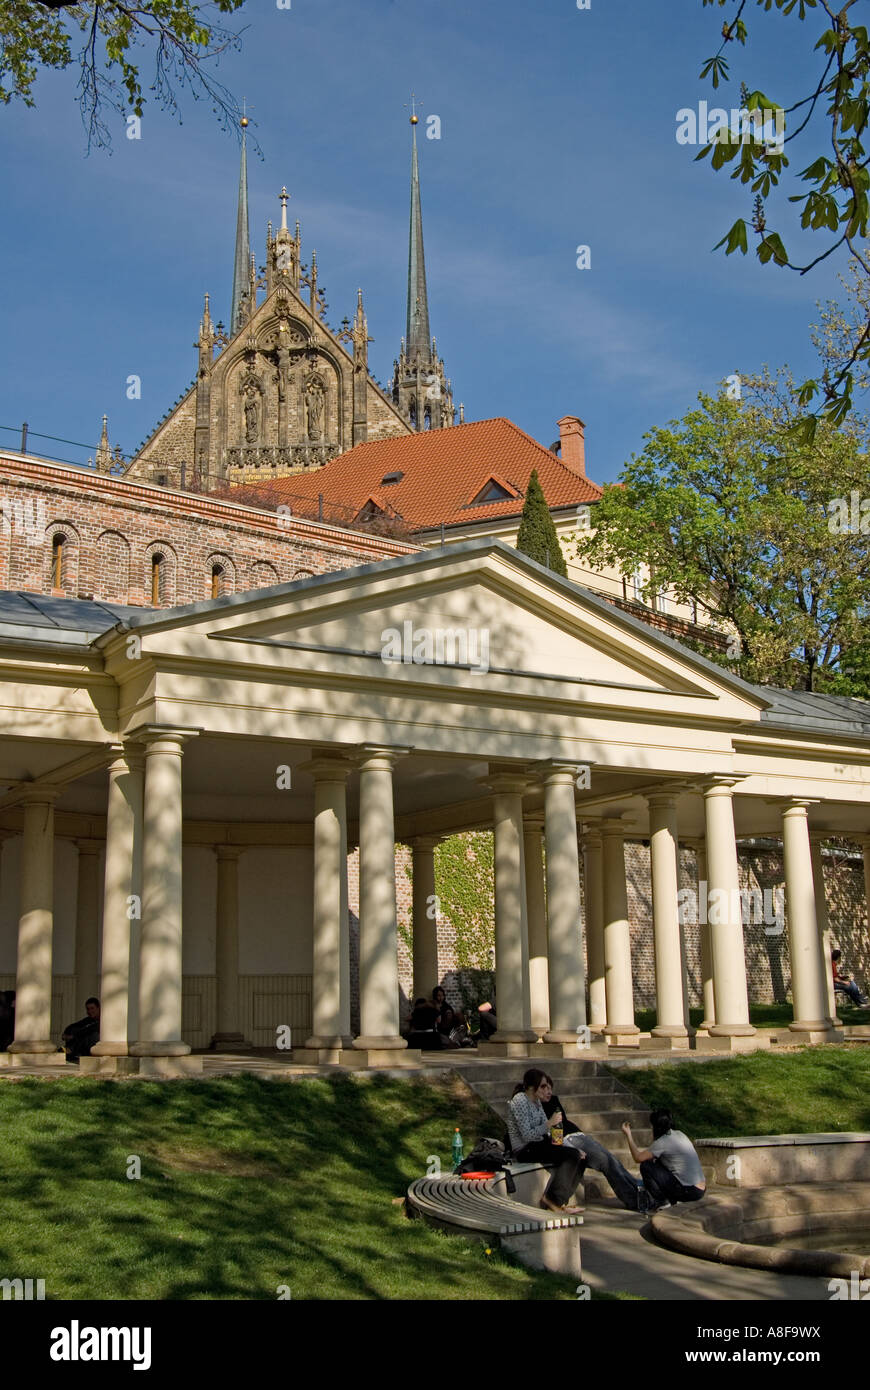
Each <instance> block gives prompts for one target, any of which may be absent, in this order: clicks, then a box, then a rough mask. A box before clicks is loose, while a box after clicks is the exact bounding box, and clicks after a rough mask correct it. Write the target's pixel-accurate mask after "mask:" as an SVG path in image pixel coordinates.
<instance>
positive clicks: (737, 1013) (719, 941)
mask: <svg viewBox="0 0 870 1390" xmlns="http://www.w3.org/2000/svg"><path fill="white" fill-rule="evenodd" d="M736 780H737V779H736V778H733V777H717V778H715V779H713V780H712V781H711V782H709V783H708V784H707V785H706V786H705V787H704V789H703V793H704V814H705V821H706V831H707V834H706V840H707V871H708V888H707V902H708V908H707V917H708V920H709V923H710V943H711V953H712V957H713V981H714V989H715V994H716V1022H715V1023H714V1024H713V1025H712V1026H711V1027H710V1029H709V1034H710V1038H726V1039H733V1038H748V1037H752V1036H753V1035H754V1033H755V1029H754V1028H753V1027H752V1024H751V1023H750V1022H749V995H748V992H747V988H746V956H745V951H744V945H743V911H742V903H741V898H740V878H739V873H738V868H737V841H736V839H735V835H734V805H733V795H734V786H735V783H736Z"/></svg>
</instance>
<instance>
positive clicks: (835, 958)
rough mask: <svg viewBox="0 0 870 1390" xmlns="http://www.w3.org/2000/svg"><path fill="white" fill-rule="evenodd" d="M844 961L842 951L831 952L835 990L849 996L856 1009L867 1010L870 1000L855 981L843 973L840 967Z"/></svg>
mask: <svg viewBox="0 0 870 1390" xmlns="http://www.w3.org/2000/svg"><path fill="white" fill-rule="evenodd" d="M842 959H843V952H842V951H832V952H831V969H832V970H833V972H834V989H835V990H836V991H838V992H839V993H840V994H845V995H847V996H848V998H849V999H850V1000H851V1001H852V1003H853V1004H854V1005H855V1006H856V1008H859V1009H866V1008H867V1006H868V1004H870V1000H868V999H867V998H866V997H865V996H864V995H863V994H862V993H861V991H860V989H859V988H858V986H857V985H856V983H855V981H854V980H853V979H852V976H851V975H846V974H844V973H843V972H842V967H841V965H840V961H841V960H842Z"/></svg>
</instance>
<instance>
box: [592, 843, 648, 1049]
mask: <svg viewBox="0 0 870 1390" xmlns="http://www.w3.org/2000/svg"><path fill="white" fill-rule="evenodd" d="M601 834H602V837H603V846H604V848H603V854H602V864H603V871H604V987H605V994H606V997H607V1023H606V1025H605V1028H604V1033H605V1036H606V1037H607V1038H608V1039H609V1038H615V1039H617V1040H618V1039H619V1038H621V1037H632V1036H634V1035H635V1034H637V1033H639V1032H640V1029H639V1028H638V1026H637V1024H636V1023H635V1021H634V987H633V982H632V974H631V931H630V928H629V924H628V890H627V888H626V883H625V832H624V830H623V827H622V825H621V824H619V822H615V823H609V822H608V821H606V820H605V821H603V822H602V825H601Z"/></svg>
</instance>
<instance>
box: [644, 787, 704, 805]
mask: <svg viewBox="0 0 870 1390" xmlns="http://www.w3.org/2000/svg"><path fill="white" fill-rule="evenodd" d="M691 790H692V783H691V782H665V783H663V784H662V786H660V787H654V788H653V789H652V790H651V791H648V792H644V794H643V795H644V800H645V801H646V803H647V805H648V806H654V805H655V806H669V805H673V804H675V803H676V800H677V797H679V796H681V795H682V794H683V792H687V791H691Z"/></svg>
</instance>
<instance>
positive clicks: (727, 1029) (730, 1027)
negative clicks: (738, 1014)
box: [707, 1023, 755, 1038]
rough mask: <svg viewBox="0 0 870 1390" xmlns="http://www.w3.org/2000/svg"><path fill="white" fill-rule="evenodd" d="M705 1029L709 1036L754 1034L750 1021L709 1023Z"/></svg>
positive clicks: (735, 1036)
mask: <svg viewBox="0 0 870 1390" xmlns="http://www.w3.org/2000/svg"><path fill="white" fill-rule="evenodd" d="M707 1031H708V1032H709V1034H710V1037H711V1038H751V1037H753V1036H754V1034H755V1029H754V1028H753V1026H752V1024H751V1023H711V1025H710V1027H709V1029H708V1030H707Z"/></svg>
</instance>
